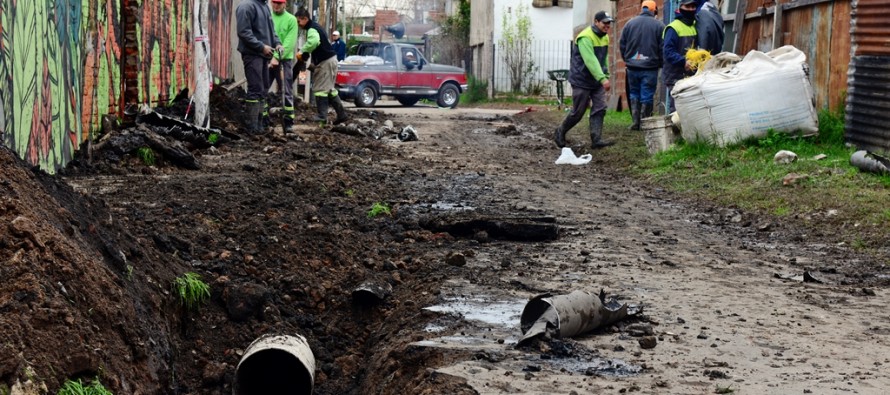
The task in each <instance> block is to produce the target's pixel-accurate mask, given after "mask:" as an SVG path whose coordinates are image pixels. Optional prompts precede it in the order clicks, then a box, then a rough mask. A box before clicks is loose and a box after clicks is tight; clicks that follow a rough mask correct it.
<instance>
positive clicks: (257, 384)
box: [232, 335, 315, 395]
mask: <svg viewBox="0 0 890 395" xmlns="http://www.w3.org/2000/svg"><path fill="white" fill-rule="evenodd" d="M314 384H315V356H313V355H312V350H311V349H310V348H309V343H307V342H306V338H305V337H303V336H299V335H297V336H285V335H263V336H260V337H259V338H258V339H256V340H254V341H253V343H250V346H248V347H247V350H246V351H245V352H244V356H242V357H241V361H239V362H238V367H237V368H235V384H234V386H233V388H234V389H233V392H232V393H233V394H234V395H259V394H263V395H272V394H311V393H312V389H313V387H314Z"/></svg>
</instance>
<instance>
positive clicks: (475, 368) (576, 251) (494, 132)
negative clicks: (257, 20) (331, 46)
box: [384, 109, 890, 394]
mask: <svg viewBox="0 0 890 395" xmlns="http://www.w3.org/2000/svg"><path fill="white" fill-rule="evenodd" d="M414 110H416V109H414ZM384 111H386V110H384ZM393 113H399V114H404V115H399V116H400V117H409V116H410V117H416V115H408V114H407V113H406V111H405V110H396V111H393ZM423 113H424V114H429V115H428V116H429V118H425V119H421V120H416V121H411V123H412V124H413V125H414V126H416V127H417V129H418V130H419V131H421V135H422V138H421V139H420V141H418V142H415V143H412V144H410V145H409V144H404V145H400V146H397V147H395V149H398V150H400V151H402V152H403V153H404V154H403V156H406V157H412V158H418V159H422V160H423V161H424V163H426V164H428V166H425V168H424V171H426V172H427V173H428V174H429V175H430V176H431V177H436V178H440V179H442V180H443V183H450V184H451V185H450V187H448V190H449V191H450V193H449V194H448V195H446V196H443V197H441V198H440V199H443V201H442V202H441V203H442V206H443V207H455V208H456V209H455V210H467V211H473V210H477V208H479V209H478V210H480V211H483V212H485V211H488V212H487V213H485V214H486V215H493V216H495V217H497V216H503V217H504V218H510V217H517V216H518V217H530V218H531V217H553V218H555V219H556V222H557V223H558V225H559V228H560V237H559V239H558V240H556V241H549V242H525V243H516V242H503V241H489V240H485V239H486V238H485V236H484V235H483V236H481V238H480V237H477V240H478V239H481V242H480V243H479V244H474V245H472V246H468V247H467V249H469V250H471V251H472V252H471V253H470V255H471V256H472V257H471V258H469V259H468V262H467V265H466V266H465V267H464V268H463V270H462V271H461V272H460V273H458V274H456V275H453V276H449V278H448V279H447V281H446V282H445V284H444V287H443V290H442V294H441V297H440V299H439V300H438V304H437V305H436V306H433V307H427V308H428V309H432V310H434V311H443V312H450V313H452V314H455V315H460V316H462V317H463V320H461V321H460V323H454V322H452V321H450V320H448V319H444V318H443V319H439V320H437V321H435V322H433V323H432V324H430V325H429V326H428V328H427V329H428V331H429V333H430V335H431V336H430V338H428V339H425V340H423V341H420V342H416V343H415V345H418V346H422V347H441V348H446V349H454V350H462V351H464V352H469V355H472V356H473V358H471V359H464V360H457V361H453V362H452V363H450V364H447V365H445V366H439V367H437V369H436V370H437V371H438V372H442V373H447V374H452V375H456V376H459V377H462V378H465V379H466V380H467V382H468V383H469V385H470V386H472V388H473V389H474V390H476V391H478V392H479V393H527V394H551V393H553V394H557V393H559V394H566V393H572V392H573V391H574V392H575V393H579V394H582V393H617V392H625V391H628V392H639V393H654V394H667V393H672V394H695V393H701V394H707V393H715V391H718V390H724V391H728V389H731V390H733V391H734V393H742V394H766V393H789V394H793V393H798V394H799V393H816V394H829V393H863V394H877V393H884V391H886V389H887V388H890V375H888V374H887V366H886V365H887V364H890V313H888V312H887V310H886V306H887V304H888V302H890V296H888V293H887V292H886V289H885V288H884V287H882V286H880V285H877V284H886V283H887V281H886V280H887V269H886V266H885V264H886V262H887V257H886V256H884V257H881V256H871V257H863V256H857V255H855V254H852V253H851V252H850V251H847V250H845V249H843V248H842V247H836V246H833V245H826V244H823V243H821V242H812V241H811V242H808V241H807V238H806V236H805V235H806V233H808V230H807V229H800V228H796V227H795V224H778V223H775V222H774V221H773V220H770V219H768V218H753V217H750V216H748V215H747V214H745V213H741V212H736V211H733V210H727V209H719V208H710V207H709V206H708V205H706V204H703V203H696V202H690V201H682V200H679V199H674V198H672V197H671V196H669V195H668V194H666V193H665V192H663V191H660V190H657V189H651V188H647V187H645V186H642V185H636V184H635V183H634V182H633V181H631V180H628V179H625V178H623V177H622V176H620V175H617V174H614V173H613V172H611V171H610V170H609V167H608V164H604V163H601V162H598V161H597V159H596V155H597V153H596V151H594V152H593V155H594V157H595V159H594V160H593V161H592V162H591V163H589V164H587V165H581V166H571V165H554V164H553V161H554V160H555V159H556V158H557V156H558V154H559V151H558V149H557V148H555V147H554V146H553V144H552V143H551V141H550V140H549V136H550V133H549V131H550V129H551V127H550V126H548V124H546V123H541V122H540V121H536V120H535V118H542V117H538V115H536V114H535V113H534V112H532V113H527V114H523V115H519V116H517V117H516V120H517V122H516V123H513V122H512V120H506V119H494V120H491V121H487V122H483V123H481V124H480V123H479V122H478V121H479V120H483V119H486V118H485V115H482V114H481V113H479V112H460V111H454V112H442V111H440V110H433V111H424V112H423ZM613 133H614V132H613ZM618 133H621V132H618ZM582 151H583V149H582ZM586 152H587V151H583V152H579V150H578V147H577V146H576V154H578V155H581V154H582V153H586ZM783 225H784V226H783ZM801 235H804V236H801ZM477 236H478V235H477ZM863 268H865V270H863ZM804 272H807V275H808V278H807V280H808V282H803V275H804ZM810 275H811V277H813V278H814V279H816V281H814V282H809V280H810ZM819 281H821V283H820V282H819ZM875 285H877V286H878V288H873V286H875ZM600 289H605V291H606V292H607V293H608V294H612V295H614V296H616V297H617V298H618V300H620V301H622V302H625V303H628V304H631V305H640V306H642V307H643V315H642V317H636V318H634V319H631V320H627V321H628V322H623V323H620V324H617V325H614V326H611V327H610V328H606V329H604V330H601V331H598V332H595V333H593V334H588V335H584V336H580V337H577V338H575V339H572V340H569V341H568V342H569V343H570V344H571V347H570V349H572V350H573V351H572V352H569V353H566V355H561V356H554V355H552V353H553V350H552V349H550V348H549V347H544V348H546V349H547V351H548V352H545V353H539V352H535V351H536V350H535V348H532V349H531V350H529V349H528V348H526V349H522V350H516V349H514V346H515V344H516V341H517V340H518V338H519V337H520V335H521V334H520V330H519V325H518V323H519V314H520V312H521V311H522V308H523V306H524V304H525V302H526V301H527V300H528V299H529V298H530V297H532V296H534V295H535V294H538V293H542V292H551V293H553V294H567V293H569V292H571V291H574V290H586V291H593V292H597V291H599V290H600ZM650 333H651V334H653V335H654V336H655V337H656V340H657V345H656V346H655V347H654V348H648V349H644V348H642V347H641V345H640V342H639V340H640V339H641V338H643V337H641V336H635V335H645V334H650ZM650 346H651V345H650ZM724 393H728V392H724Z"/></svg>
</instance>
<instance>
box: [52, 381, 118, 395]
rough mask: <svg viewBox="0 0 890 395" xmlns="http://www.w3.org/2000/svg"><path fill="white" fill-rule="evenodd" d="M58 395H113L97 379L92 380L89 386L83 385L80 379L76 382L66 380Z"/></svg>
mask: <svg viewBox="0 0 890 395" xmlns="http://www.w3.org/2000/svg"><path fill="white" fill-rule="evenodd" d="M58 395H113V394H112V392H111V391H109V390H108V389H106V388H105V386H103V385H102V383H100V382H99V379H98V378H97V379H95V380H93V382H91V383H90V384H89V385H84V384H83V382H82V381H80V379H78V380H77V381H72V380H68V381H66V382H65V384H63V385H62V388H60V389H59V392H58Z"/></svg>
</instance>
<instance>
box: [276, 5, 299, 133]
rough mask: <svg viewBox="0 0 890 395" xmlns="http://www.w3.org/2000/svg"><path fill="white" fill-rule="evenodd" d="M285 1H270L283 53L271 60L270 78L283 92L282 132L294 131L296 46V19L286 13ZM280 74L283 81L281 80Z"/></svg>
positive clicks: (277, 54)
mask: <svg viewBox="0 0 890 395" xmlns="http://www.w3.org/2000/svg"><path fill="white" fill-rule="evenodd" d="M286 8H287V0H272V23H273V24H274V25H275V33H276V34H277V35H278V38H280V39H281V46H282V47H284V51H282V52H279V53H276V54H275V56H274V57H273V58H272V62H271V64H270V66H271V67H272V70H271V72H272V77H273V78H274V79H275V82H276V83H277V84H278V89H282V90H284V103H281V107H282V109H283V117H284V131H285V132H293V130H294V51H295V50H296V45H297V33H298V27H297V18H296V17H295V16H294V15H293V14H291V13H289V12H287V10H286ZM282 74H283V75H284V81H282V80H281V77H282Z"/></svg>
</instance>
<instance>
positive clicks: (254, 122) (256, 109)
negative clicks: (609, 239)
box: [244, 101, 263, 134]
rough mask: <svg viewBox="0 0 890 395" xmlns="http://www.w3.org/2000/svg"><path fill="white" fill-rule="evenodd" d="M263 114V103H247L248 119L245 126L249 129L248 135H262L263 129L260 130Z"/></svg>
mask: <svg viewBox="0 0 890 395" xmlns="http://www.w3.org/2000/svg"><path fill="white" fill-rule="evenodd" d="M262 112H263V103H261V102H258V101H254V102H250V101H249V102H247V119H246V120H245V121H244V126H245V128H247V133H248V134H261V133H262V132H263V129H262V128H260V123H259V122H260V115H261V113H262Z"/></svg>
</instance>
